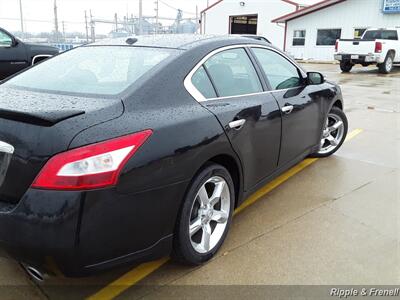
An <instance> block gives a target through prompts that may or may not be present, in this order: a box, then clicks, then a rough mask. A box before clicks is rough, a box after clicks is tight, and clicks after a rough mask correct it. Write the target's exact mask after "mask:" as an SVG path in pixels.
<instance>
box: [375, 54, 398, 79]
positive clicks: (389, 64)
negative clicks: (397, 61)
mask: <svg viewBox="0 0 400 300" xmlns="http://www.w3.org/2000/svg"><path fill="white" fill-rule="evenodd" d="M393 63H394V55H393V52H390V53H388V54H387V55H386V58H385V61H384V62H383V64H379V65H378V68H379V72H380V73H382V74H389V73H390V72H392V70H393Z"/></svg>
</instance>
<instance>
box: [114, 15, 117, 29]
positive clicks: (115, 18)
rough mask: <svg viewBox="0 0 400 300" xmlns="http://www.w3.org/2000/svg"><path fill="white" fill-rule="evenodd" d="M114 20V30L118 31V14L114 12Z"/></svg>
mask: <svg viewBox="0 0 400 300" xmlns="http://www.w3.org/2000/svg"><path fill="white" fill-rule="evenodd" d="M114 21H115V32H118V15H117V13H115V15H114Z"/></svg>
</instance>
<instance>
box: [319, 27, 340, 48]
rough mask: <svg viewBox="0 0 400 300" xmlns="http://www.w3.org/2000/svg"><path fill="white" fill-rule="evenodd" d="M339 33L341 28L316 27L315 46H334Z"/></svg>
mask: <svg viewBox="0 0 400 300" xmlns="http://www.w3.org/2000/svg"><path fill="white" fill-rule="evenodd" d="M341 35H342V30H341V29H318V32H317V46H334V45H335V43H336V40H338V39H340V36H341Z"/></svg>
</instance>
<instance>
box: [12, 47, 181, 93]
mask: <svg viewBox="0 0 400 300" xmlns="http://www.w3.org/2000/svg"><path fill="white" fill-rule="evenodd" d="M175 51H176V50H172V49H158V48H144V47H142V48H140V47H123V46H101V47H99V46H95V47H80V48H77V49H74V50H72V51H69V52H66V53H64V54H62V55H59V56H56V57H54V58H52V59H51V60H49V61H46V62H43V63H41V64H39V65H37V66H35V67H34V68H32V69H29V70H27V71H26V72H23V73H21V74H20V75H18V76H16V77H14V78H12V79H10V80H9V81H7V82H6V83H5V85H11V86H17V87H22V88H30V89H37V90H46V91H57V92H66V93H82V94H100V95H116V94H119V93H121V92H122V91H124V90H125V89H126V88H127V87H129V86H130V85H131V84H132V83H134V82H135V81H136V80H138V79H139V78H140V77H141V76H143V75H144V74H145V73H146V72H148V71H149V70H150V69H152V68H153V67H155V66H156V65H158V64H159V63H160V62H162V61H163V60H165V59H166V58H168V57H169V56H170V55H172V54H173V53H175Z"/></svg>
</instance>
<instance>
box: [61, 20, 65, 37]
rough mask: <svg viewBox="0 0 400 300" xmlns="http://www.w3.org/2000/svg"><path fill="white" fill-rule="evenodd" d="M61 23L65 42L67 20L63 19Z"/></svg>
mask: <svg viewBox="0 0 400 300" xmlns="http://www.w3.org/2000/svg"><path fill="white" fill-rule="evenodd" d="M61 24H62V31H63V39H64V42H65V22H64V21H62V22H61Z"/></svg>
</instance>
